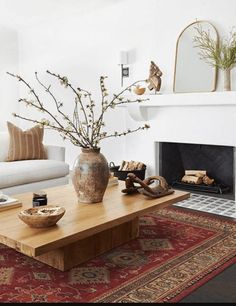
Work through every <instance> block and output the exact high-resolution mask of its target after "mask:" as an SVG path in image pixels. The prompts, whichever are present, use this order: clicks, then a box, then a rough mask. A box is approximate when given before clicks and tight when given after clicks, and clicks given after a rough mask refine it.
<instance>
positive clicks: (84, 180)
mask: <svg viewBox="0 0 236 306" xmlns="http://www.w3.org/2000/svg"><path fill="white" fill-rule="evenodd" d="M81 151H82V152H81V153H80V154H79V156H78V157H77V159H76V160H75V163H74V167H73V170H72V177H71V178H72V182H73V185H74V188H75V191H76V193H77V196H78V201H79V202H83V203H97V202H101V201H102V199H103V196H104V193H105V190H106V188H107V185H108V180H109V167H108V163H107V160H106V158H105V157H104V155H103V154H102V153H100V148H98V149H84V148H82V149H81Z"/></svg>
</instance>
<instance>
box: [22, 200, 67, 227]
mask: <svg viewBox="0 0 236 306" xmlns="http://www.w3.org/2000/svg"><path fill="white" fill-rule="evenodd" d="M65 211H66V210H65V208H64V207H61V206H57V205H43V206H39V207H32V208H28V209H25V210H22V211H21V212H20V213H19V214H18V217H19V218H20V219H21V220H22V221H23V222H25V223H26V224H27V225H29V226H30V227H36V228H41V227H49V226H52V225H55V224H56V223H57V221H59V220H60V219H61V218H62V216H63V215H64V213H65Z"/></svg>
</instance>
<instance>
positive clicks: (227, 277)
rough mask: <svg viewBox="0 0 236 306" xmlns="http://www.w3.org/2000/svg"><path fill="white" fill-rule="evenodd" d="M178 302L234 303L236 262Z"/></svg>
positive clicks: (235, 297)
mask: <svg viewBox="0 0 236 306" xmlns="http://www.w3.org/2000/svg"><path fill="white" fill-rule="evenodd" d="M179 303H236V264H234V265H232V266H230V267H229V268H227V269H225V270H224V271H223V272H222V273H220V274H219V275H217V276H216V277H214V278H213V279H212V280H210V281H209V282H207V283H206V284H205V285H203V286H201V287H200V288H198V289H197V290H195V291H194V292H193V293H191V294H190V295H188V296H187V297H186V298H184V299H183V300H181V301H180V302H179Z"/></svg>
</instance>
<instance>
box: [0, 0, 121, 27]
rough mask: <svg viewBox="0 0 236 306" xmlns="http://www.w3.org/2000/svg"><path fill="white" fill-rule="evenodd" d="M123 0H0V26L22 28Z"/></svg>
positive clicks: (87, 11)
mask: <svg viewBox="0 0 236 306" xmlns="http://www.w3.org/2000/svg"><path fill="white" fill-rule="evenodd" d="M120 1H123V0H0V26H5V27H9V28H13V29H17V30H22V29H24V28H25V27H29V26H32V25H35V24H38V23H42V22H44V21H47V20H51V21H53V20H57V19H60V18H65V17H67V18H68V17H70V16H74V15H75V16H78V18H79V16H81V15H84V14H89V13H90V12H91V11H94V10H97V9H100V8H103V7H105V6H108V5H112V4H115V3H118V2H120Z"/></svg>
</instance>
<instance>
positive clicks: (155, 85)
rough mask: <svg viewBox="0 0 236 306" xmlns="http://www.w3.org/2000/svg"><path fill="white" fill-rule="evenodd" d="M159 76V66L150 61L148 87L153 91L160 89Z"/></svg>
mask: <svg viewBox="0 0 236 306" xmlns="http://www.w3.org/2000/svg"><path fill="white" fill-rule="evenodd" d="M161 76H162V72H161V70H160V68H159V67H158V66H157V65H156V64H155V63H154V62H153V61H151V65H150V69H149V78H148V82H149V85H148V88H149V89H150V90H153V89H154V90H155V93H156V92H157V91H160V89H161Z"/></svg>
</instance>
